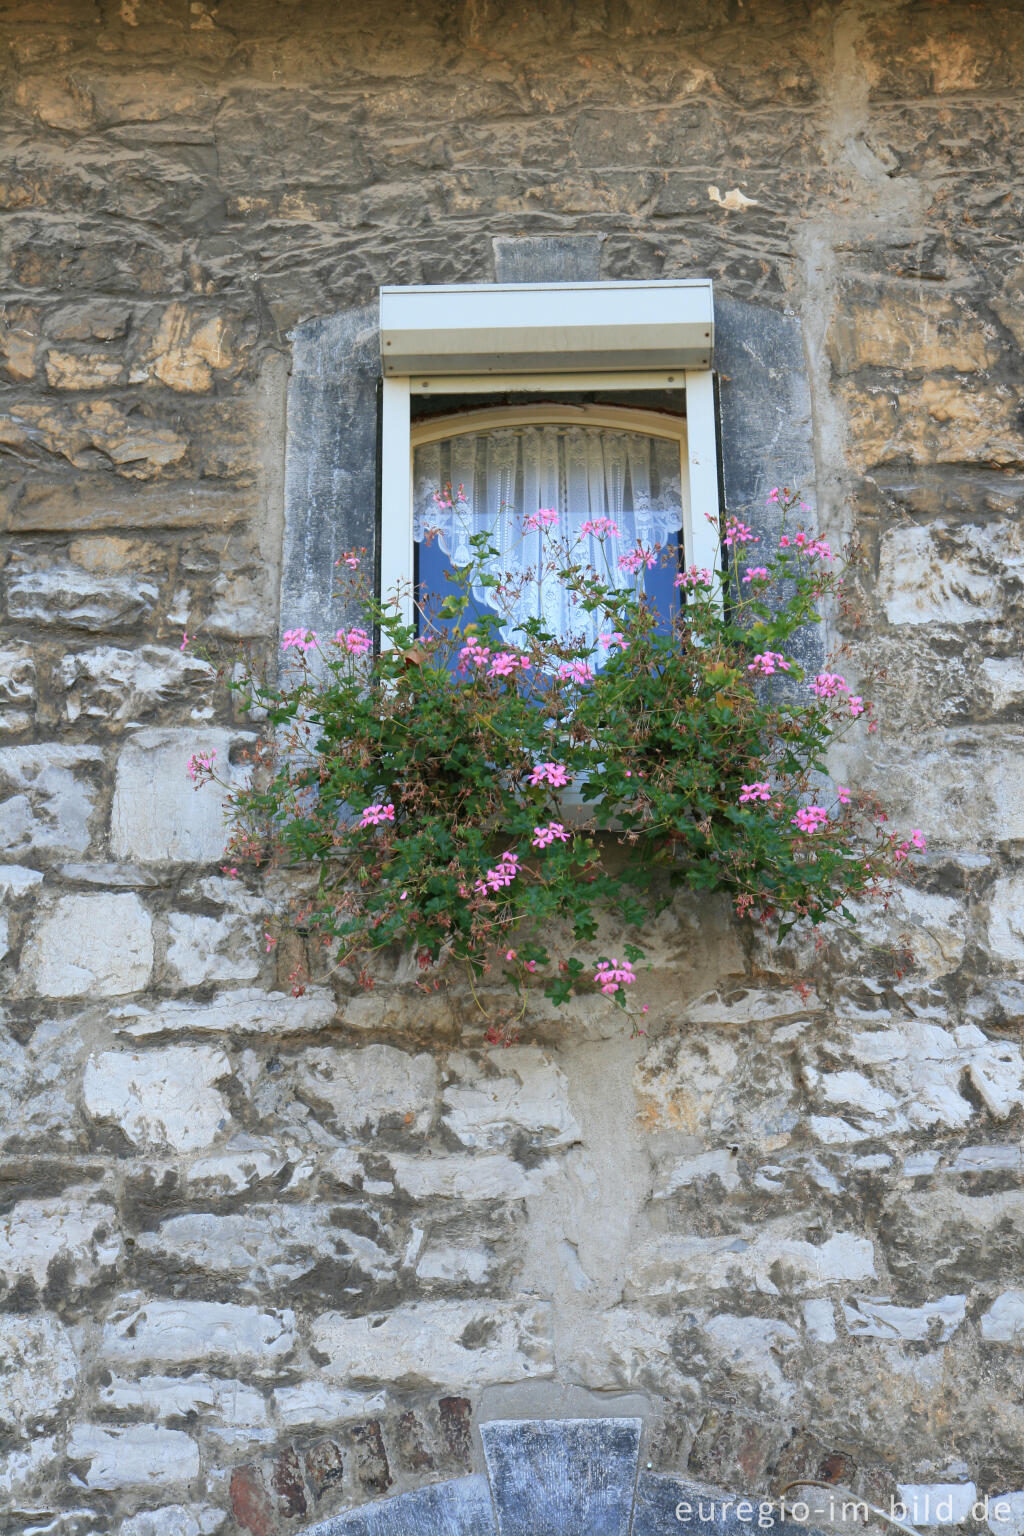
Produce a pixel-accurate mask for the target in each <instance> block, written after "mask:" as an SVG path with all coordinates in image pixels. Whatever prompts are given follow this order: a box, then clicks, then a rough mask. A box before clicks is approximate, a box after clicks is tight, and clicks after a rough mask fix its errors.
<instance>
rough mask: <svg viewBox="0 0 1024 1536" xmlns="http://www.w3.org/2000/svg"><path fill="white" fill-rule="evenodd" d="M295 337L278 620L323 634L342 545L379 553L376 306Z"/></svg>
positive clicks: (318, 323)
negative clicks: (376, 533) (376, 532)
mask: <svg viewBox="0 0 1024 1536" xmlns="http://www.w3.org/2000/svg"><path fill="white" fill-rule="evenodd" d="M292 342H293V351H292V376H291V380H290V382H289V386H288V449H287V455H286V459H285V490H284V501H285V528H284V551H283V563H282V571H281V623H282V628H285V629H291V628H293V627H295V626H298V625H306V626H308V627H309V628H311V629H315V630H318V631H320V633H325V632H329V631H333V630H334V629H336V628H337V627H338V624H339V623H340V622H341V619H342V617H343V615H342V614H340V613H339V606H338V602H337V600H336V599H335V598H334V597H333V592H334V589H335V580H336V574H337V573H336V571H335V568H334V562H335V560H337V559H338V557H339V555H341V554H342V553H343V551H345V550H346V549H353V548H355V549H362V548H365V549H366V550H367V551H369V552H370V555H369V558H370V559H372V553H373V546H374V525H375V520H376V504H377V379H378V376H379V374H380V357H379V342H378V313H377V306H376V305H375V304H373V305H367V306H366V307H365V308H363V309H356V310H350V311H348V312H346V313H343V314H339V315H332V316H330V317H329V318H327V319H323V320H311V321H310V322H309V323H308V324H306V325H302V326H299V327H298V328H297V329H296V330H295V331H294V332H293V333H292ZM370 569H372V565H371V566H370Z"/></svg>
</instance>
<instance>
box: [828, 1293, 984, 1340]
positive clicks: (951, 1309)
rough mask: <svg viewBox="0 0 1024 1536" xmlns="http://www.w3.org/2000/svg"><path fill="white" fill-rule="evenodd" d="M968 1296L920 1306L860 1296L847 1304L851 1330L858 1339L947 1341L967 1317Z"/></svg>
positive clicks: (946, 1297) (846, 1315)
mask: <svg viewBox="0 0 1024 1536" xmlns="http://www.w3.org/2000/svg"><path fill="white" fill-rule="evenodd" d="M966 1311H967V1297H966V1296H942V1297H940V1298H939V1300H938V1301H928V1302H925V1303H924V1305H923V1306H920V1307H899V1306H893V1305H892V1303H891V1302H887V1301H883V1300H880V1299H876V1298H872V1297H864V1296H858V1297H857V1299H856V1300H855V1301H853V1302H850V1303H847V1302H844V1303H843V1317H844V1319H845V1321H846V1327H847V1331H848V1332H849V1333H852V1334H853V1335H854V1337H855V1338H869V1339H914V1340H918V1341H924V1340H927V1341H930V1342H931V1343H933V1344H945V1343H946V1342H947V1341H948V1340H949V1339H951V1338H952V1336H953V1334H954V1333H955V1332H956V1330H957V1329H958V1328H959V1326H960V1324H961V1323H962V1322H963V1320H964V1315H965V1313H966Z"/></svg>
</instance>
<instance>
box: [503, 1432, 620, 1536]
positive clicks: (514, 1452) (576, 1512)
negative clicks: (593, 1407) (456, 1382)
mask: <svg viewBox="0 0 1024 1536" xmlns="http://www.w3.org/2000/svg"><path fill="white" fill-rule="evenodd" d="M640 1429H641V1421H640V1420H639V1419H566V1420H554V1421H551V1420H548V1421H538V1420H523V1421H519V1422H511V1421H509V1422H500V1421H499V1422H496V1423H491V1424H482V1425H481V1426H480V1435H481V1438H482V1439H483V1443H484V1454H485V1456H486V1457H487V1468H488V1472H489V1475H490V1479H491V1490H492V1493H493V1495H494V1507H495V1510H496V1512H497V1517H498V1529H499V1531H500V1533H501V1536H563V1533H564V1536H590V1533H593V1536H626V1533H627V1532H628V1530H629V1524H630V1514H631V1512H632V1507H633V1488H634V1484H635V1483H636V1473H637V1460H638V1457H639V1454H640Z"/></svg>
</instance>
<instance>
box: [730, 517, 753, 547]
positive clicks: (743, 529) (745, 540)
mask: <svg viewBox="0 0 1024 1536" xmlns="http://www.w3.org/2000/svg"><path fill="white" fill-rule="evenodd" d="M722 542H723V544H725V545H726V546H727V547H728V548H731V547H732V546H733V544H760V542H761V541H760V539H759V538H758V536H757V534H756V533H755V532H754V530H753V528H748V527H747V525H746V523H744V522H741V521H740V519H739V518H738V517H727V518H726V520H725V534H724V536H723V539H722Z"/></svg>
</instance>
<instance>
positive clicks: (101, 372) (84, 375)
mask: <svg viewBox="0 0 1024 1536" xmlns="http://www.w3.org/2000/svg"><path fill="white" fill-rule="evenodd" d="M43 366H44V367H45V369H46V382H47V384H49V386H50V388H51V389H106V388H108V387H109V385H111V384H116V383H119V382H120V381H121V377H122V375H123V373H124V364H123V363H122V361H121V359H120V358H119V357H111V356H110V354H109V353H107V352H63V351H61V350H60V349H59V348H58V347H49V348H48V349H47V351H46V354H45V356H44V358H43Z"/></svg>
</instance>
